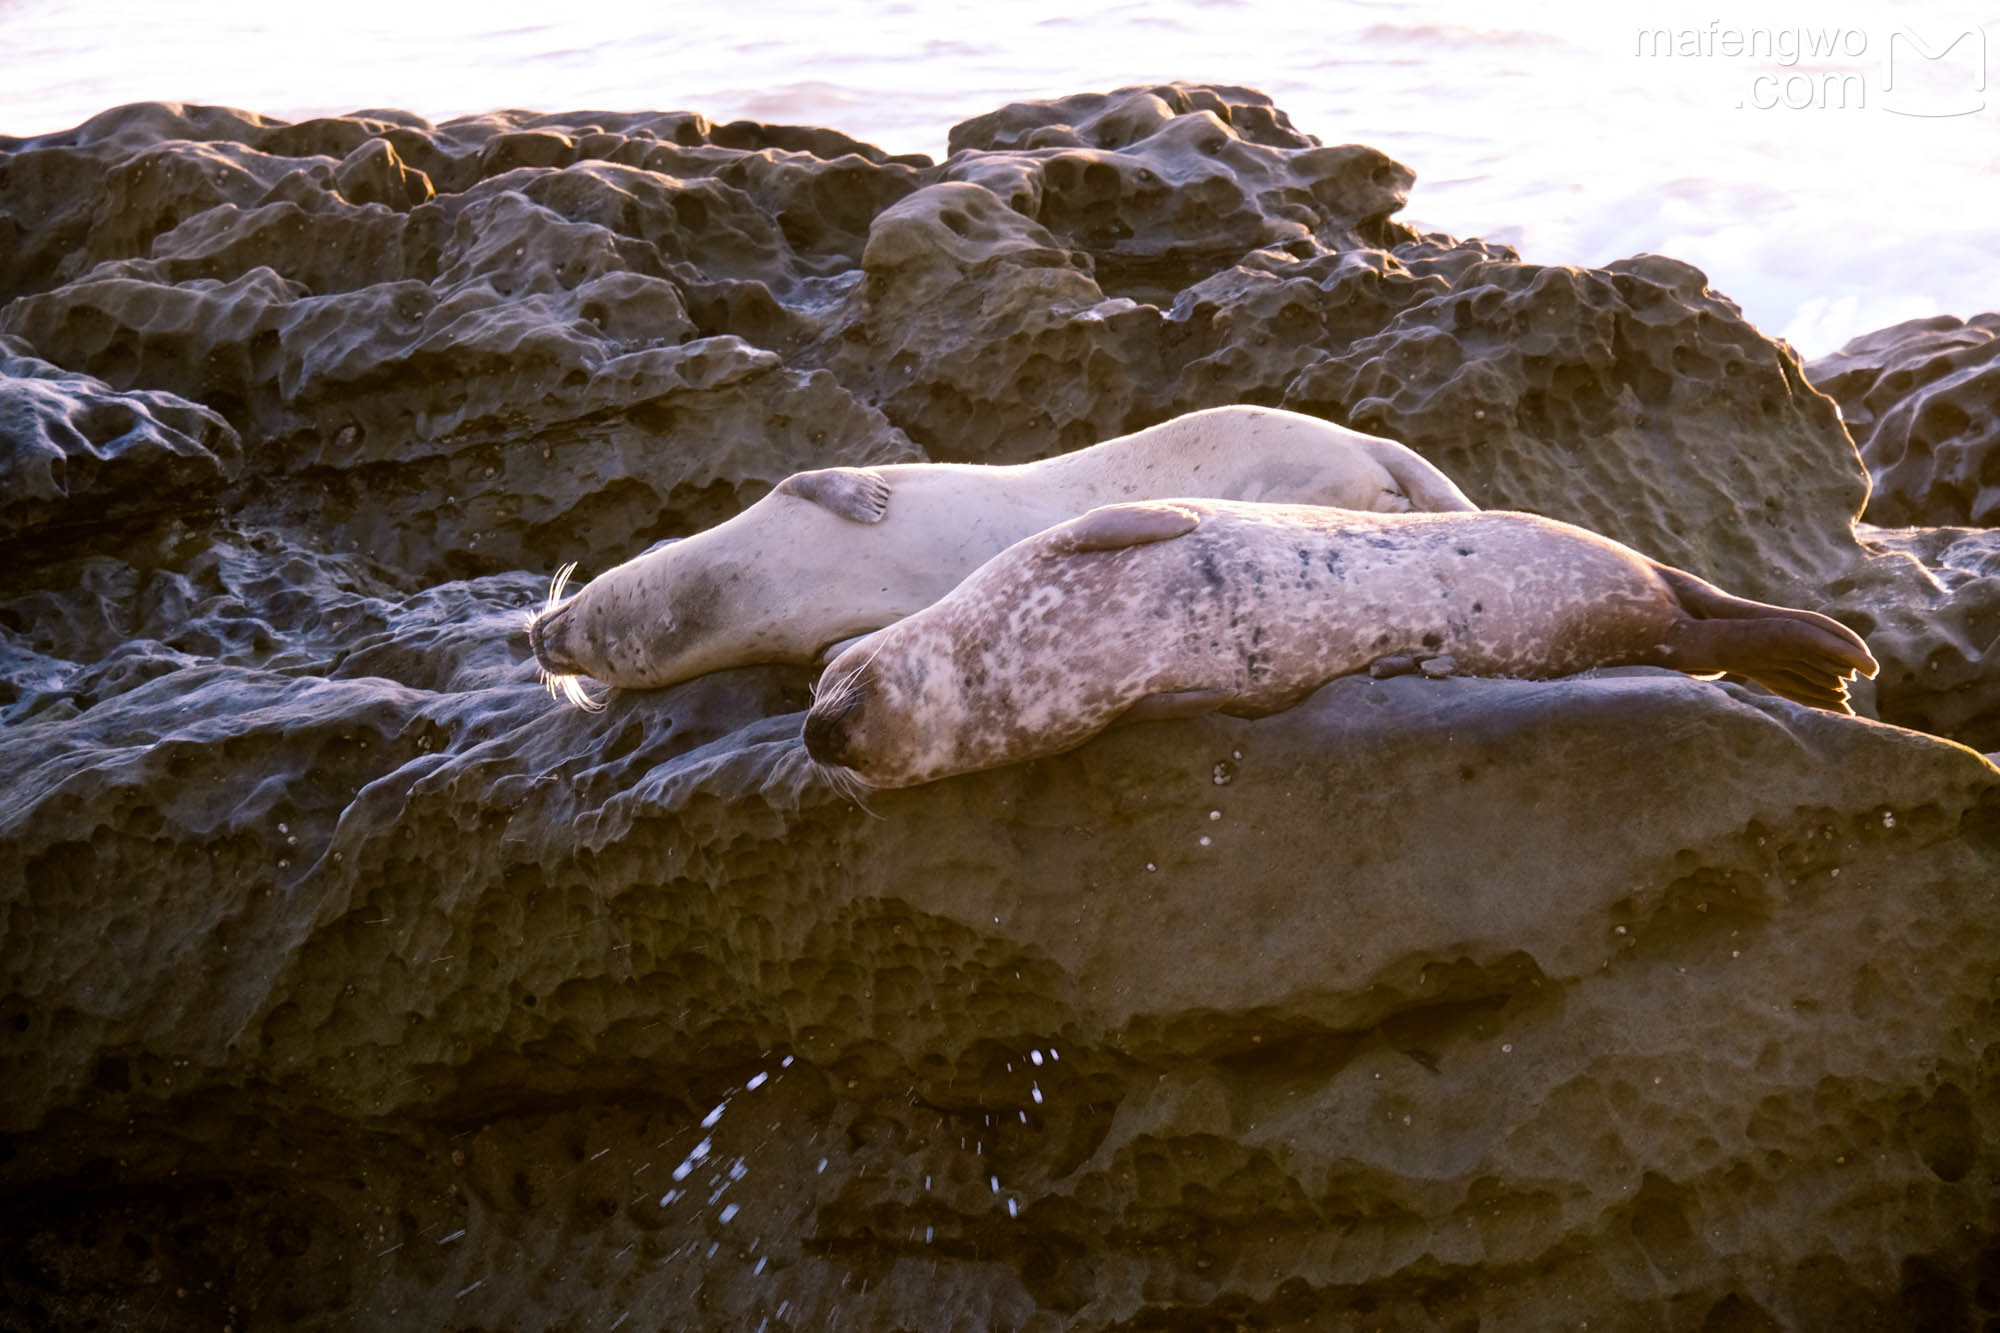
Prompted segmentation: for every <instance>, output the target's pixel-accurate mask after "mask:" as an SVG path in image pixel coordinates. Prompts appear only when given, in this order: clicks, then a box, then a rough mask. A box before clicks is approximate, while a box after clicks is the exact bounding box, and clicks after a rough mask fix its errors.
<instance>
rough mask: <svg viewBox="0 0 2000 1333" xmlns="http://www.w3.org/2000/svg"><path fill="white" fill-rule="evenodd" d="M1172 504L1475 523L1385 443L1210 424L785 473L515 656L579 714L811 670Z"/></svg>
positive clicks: (1294, 427) (551, 617) (1308, 427)
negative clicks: (1301, 508)
mask: <svg viewBox="0 0 2000 1333" xmlns="http://www.w3.org/2000/svg"><path fill="white" fill-rule="evenodd" d="M1176 495H1198V496H1214V497H1217V498H1220V499H1232V500H1280V501H1287V502H1291V503H1298V504H1322V505H1340V506H1344V507H1347V508H1352V509H1367V510H1378V511H1385V512H1398V511H1407V510H1426V511H1445V510H1455V511H1464V510H1475V509H1476V508H1477V507H1476V506H1475V505H1474V504H1473V503H1472V502H1471V501H1470V500H1468V499H1466V498H1465V495H1464V493H1463V492H1461V491H1460V490H1459V489H1458V487H1456V486H1454V485H1453V484H1452V482H1451V479H1450V478H1448V477H1446V476H1445V475H1444V474H1443V473H1442V472H1439V471H1438V470H1437V469H1436V468H1435V467H1432V466H1431V465H1430V464H1429V463H1428V462H1426V461H1424V459H1423V458H1422V457H1421V456H1420V455H1418V454H1416V453H1414V452H1412V451H1411V450H1409V449H1407V448H1405V447H1404V446H1402V445H1400V444H1397V443H1396V442H1395V441H1393V440H1384V439H1380V438H1378V437H1376V436H1373V435H1364V434H1362V433H1360V432H1359V431H1352V430H1348V429H1347V428H1346V427H1344V426H1336V425H1334V424H1333V423H1332V422H1328V421H1321V420H1320V419H1319V418H1317V417H1309V416H1304V415H1301V414H1300V413H1297V412H1283V411H1278V410H1276V409H1273V408H1264V407H1240V406H1239V407H1218V408H1210V409H1208V410H1206V411H1202V412H1190V413H1188V414H1187V415H1185V416H1180V417H1175V418H1174V419H1173V420H1171V421H1166V422H1162V423H1161V424H1159V425H1157V426H1151V427H1148V428H1147V429H1145V430H1142V431H1135V432H1134V433H1132V434H1130V435H1122V436H1119V437H1118V438H1117V439H1114V440H1106V441H1104V442H1103V443H1102V444H1097V445H1092V446H1091V447H1090V448H1088V449H1080V450H1078V451H1076V452H1075V453H1070V454H1063V455H1060V456H1058V457H1055V458H1046V459H1043V460H1041V461H1040V462H1036V463H1022V464H1018V465H1015V466H1007V467H999V466H988V465H982V464H973V463H898V464H893V465H890V466H885V467H875V468H824V469H821V470H819V471H816V472H802V473H799V474H798V475H797V476H794V477H790V478H788V479H786V480H785V481H783V482H781V483H779V484H778V486H777V488H776V489H775V490H773V491H772V492H771V494H769V495H767V496H765V497H764V498H763V499H761V500H759V501H758V502H757V503H756V504H753V505H751V506H750V507H749V508H748V509H746V510H744V511H743V512H742V513H740V514H738V515H736V517H734V518H732V519H729V520H728V521H727V522H724V523H720V524H718V525H716V526H715V527H713V528H710V529H708V530H707V531H706V532H701V533H697V534H696V535H694V536H692V537H689V538H686V539H685V540H682V541H677V542H674V543H672V544H670V545H667V546H662V547H659V548H656V549H654V550H652V551H648V552H647V553H645V554H644V555H640V556H637V557H635V558H634V559H631V560H628V561H626V562H625V563H624V564H622V565H619V566H617V567H616V568H614V569H610V570H607V571H606V572H604V573H603V574H600V575H598V576H597V577H596V578H595V579H593V580H591V582H590V583H589V584H588V585H587V586H586V587H585V588H584V589H583V590H582V591H581V592H579V593H578V594H577V595H576V596H574V597H571V598H570V599H568V600H567V601H563V600H562V599H561V592H560V590H561V578H560V576H559V578H558V582H557V585H556V587H555V588H554V589H553V590H552V593H551V597H550V602H551V605H550V606H549V607H547V608H546V609H545V610H543V611H542V612H541V613H540V614H539V615H535V616H533V617H531V618H530V622H529V631H528V640H529V644H530V646H531V648H532V649H533V651H534V655H535V659H536V661H537V662H538V663H539V664H540V666H541V668H542V671H543V672H544V674H545V676H546V677H547V678H549V679H550V680H551V681H553V682H555V684H556V685H558V686H564V685H566V686H567V692H568V693H569V694H570V697H571V698H572V699H574V700H576V701H578V702H584V701H585V700H586V699H587V696H585V695H584V694H583V692H582V690H581V688H580V687H578V686H577V685H576V683H575V681H576V677H578V676H589V677H591V678H593V679H596V680H599V681H603V682H604V683H606V684H610V685H622V686H630V687H638V688H647V687H653V686H660V685H671V684H673V683H674V682H676V681H681V680H687V679H689V678H690V677H693V676H698V675H701V674H702V673H703V672H708V671H716V670H720V669H721V668H723V667H730V666H742V665H744V664H746V663H750V662H811V661H814V660H816V659H818V658H819V656H820V654H821V653H822V652H823V651H824V650H825V649H826V648H827V647H828V646H829V645H832V644H836V643H839V642H840V641H841V640H843V639H847V638H850V637H852V636H854V635H857V634H865V633H867V632H869V631H871V630H876V629H880V628H881V627H882V626H884V625H887V624H890V623H891V622H893V621H895V620H898V619H900V618H902V617H903V616H906V615H909V614H910V613H911V612H912V611H916V610H919V609H921V608H923V607H926V606H929V605H930V604H931V603H932V602H934V601H936V600H937V599H938V598H939V597H942V596H943V595H944V594H945V593H947V592H949V591H951V589H952V588H953V587H954V586H956V585H957V583H958V581H959V580H960V579H962V578H964V577H965V576H966V575H967V574H969V573H971V572H972V571H973V570H974V569H977V568H978V567H979V565H980V564H981V563H982V562H983V561H985V560H987V559H989V558H991V557H992V556H994V555H996V554H998V553H999V552H1000V551H1002V550H1004V549H1005V548H1006V547H1007V546H1008V545H1010V544H1011V543H1013V542H1017V541H1019V540H1021V539H1022V538H1023V537H1027V536H1030V535H1032V534H1034V533H1037V532H1040V531H1041V530H1042V529H1044V528H1047V527H1049V526H1050V525H1052V524H1056V523H1061V522H1062V521H1064V520H1065V519H1070V518H1075V517H1076V516H1078V515H1079V514H1082V513H1085V512H1086V511H1088V510H1090V509H1093V508H1095V507H1097V506H1099V505H1104V504H1110V503H1113V502H1116V501H1120V500H1143V499H1149V498H1157V497H1166V496H1176Z"/></svg>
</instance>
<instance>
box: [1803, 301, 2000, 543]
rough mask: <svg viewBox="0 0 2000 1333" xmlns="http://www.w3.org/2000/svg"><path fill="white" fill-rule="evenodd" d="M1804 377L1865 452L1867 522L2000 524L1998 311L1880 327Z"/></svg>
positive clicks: (1810, 368)
mask: <svg viewBox="0 0 2000 1333" xmlns="http://www.w3.org/2000/svg"><path fill="white" fill-rule="evenodd" d="M1806 372H1807V374H1809V375H1810V376H1811V377H1812V381H1813V383H1814V384H1817V385H1818V386H1819V387H1820V388H1821V389H1823V390H1825V391H1826V392H1827V393H1829V394H1832V395H1833V396H1834V398H1835V399H1837V400H1838V401H1839V403H1840V407H1841V412H1842V414H1843V415H1844V416H1845V417H1846V418H1847V425H1848V429H1849V430H1851V431H1853V433H1854V439H1855V442H1856V443H1858V444H1859V445H1860V446H1861V458H1862V461H1863V462H1865V463H1866V464H1867V465H1868V471H1869V474H1870V475H1871V476H1872V477H1873V478H1874V482H1875V489H1874V492H1873V494H1871V495H1870V496H1869V499H1868V511H1867V518H1868V520H1869V521H1870V522H1873V523H1880V524H1883V525H1884V526H1891V527H1895V526H1908V525H1911V524H1928V525H1933V526H1937V525H1951V524H1961V525H1963V524H1970V525H1973V526H1976V527H1992V526H1995V525H2000V314H1988V315H1975V316H1973V317H1972V318H1971V319H1969V320H1960V319H1956V318H1954V317H1953V316H1950V315H1935V316H1932V317H1931V318H1929V319H1913V320H1909V321H1907V322H1905V323H1902V324H1897V325H1893V326H1891V327H1890V328H1886V329H1878V330H1876V331H1875V332H1874V333H1869V334H1864V335H1863V336H1861V337H1859V338H1856V339H1854V340H1853V341H1852V342H1849V343H1848V344H1847V345H1846V346H1845V347H1843V348H1841V349H1840V350H1839V351H1838V352H1835V353H1834V354H1833V355H1831V356H1825V357H1821V358H1820V359H1819V360H1817V361H1815V362H1813V363H1812V365H1810V366H1808V367H1807V368H1806Z"/></svg>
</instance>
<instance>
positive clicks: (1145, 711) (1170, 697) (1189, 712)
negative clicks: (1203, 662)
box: [1112, 690, 1236, 727]
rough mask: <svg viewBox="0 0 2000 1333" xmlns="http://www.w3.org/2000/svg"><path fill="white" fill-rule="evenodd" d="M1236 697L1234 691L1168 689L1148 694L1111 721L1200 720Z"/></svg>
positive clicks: (1123, 722) (1122, 723) (1117, 722)
mask: <svg viewBox="0 0 2000 1333" xmlns="http://www.w3.org/2000/svg"><path fill="white" fill-rule="evenodd" d="M1235 698H1236V691H1234V690H1168V691H1166V692H1164V693H1161V694H1149V695H1147V696H1146V697H1145V698H1143V699H1141V700H1139V701H1138V702H1137V703H1135V704H1133V705H1132V706H1131V707H1130V708H1128V709H1126V710H1125V711H1124V712H1122V713H1120V714H1119V715H1118V716H1117V717H1116V718H1114V719H1112V725H1114V726H1120V727H1122V726H1124V725H1125V724H1126V723H1127V722H1164V721H1166V720H1167V719H1169V718H1175V717H1200V716H1201V715H1202V714H1204V713H1213V712H1215V711H1216V710H1217V709H1219V708H1223V707H1225V706H1226V705H1228V704H1229V703H1231V702H1232V701H1234V700H1235Z"/></svg>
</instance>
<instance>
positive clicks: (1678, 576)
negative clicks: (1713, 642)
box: [1653, 563, 1880, 679]
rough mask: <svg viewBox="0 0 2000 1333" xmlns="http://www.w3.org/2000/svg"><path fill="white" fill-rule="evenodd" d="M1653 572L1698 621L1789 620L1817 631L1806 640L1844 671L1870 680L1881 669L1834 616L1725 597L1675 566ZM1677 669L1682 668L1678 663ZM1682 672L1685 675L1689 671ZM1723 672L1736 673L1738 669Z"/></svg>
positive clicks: (1709, 584) (1733, 668)
mask: <svg viewBox="0 0 2000 1333" xmlns="http://www.w3.org/2000/svg"><path fill="white" fill-rule="evenodd" d="M1653 568H1654V570H1655V571H1656V572H1658V574H1659V576H1660V578H1661V579H1662V580H1663V581H1665V583H1666V585H1667V588H1668V589H1669V590H1670V591H1671V592H1672V593H1673V595H1674V599H1675V600H1676V601H1678V602H1679V603H1680V604H1681V609H1682V610H1683V611H1686V612H1687V613H1688V614H1689V615H1691V616H1693V617H1694V618H1695V619H1697V620H1789V621H1791V622H1792V623H1794V624H1797V625H1801V626H1806V627H1809V628H1810V629H1812V630H1814V631H1816V633H1815V634H1812V635H1808V636H1807V639H1808V640H1816V641H1817V642H1818V645H1819V652H1818V653H1817V654H1815V655H1816V656H1824V655H1826V654H1831V655H1832V656H1833V657H1835V658H1837V659H1839V661H1840V663H1841V665H1842V667H1843V668H1844V670H1845V671H1853V672H1858V673H1860V674H1861V675H1864V676H1867V677H1869V678H1870V679H1873V678H1874V675H1875V673H1876V671H1877V670H1879V669H1880V668H1879V667H1877V666H1876V663H1875V657H1874V654H1872V653H1870V652H1869V651H1868V645H1867V643H1865V642H1864V641H1863V640H1862V638H1861V636H1860V635H1859V634H1856V633H1855V632H1854V631H1853V630H1851V629H1849V628H1847V626H1845V625H1843V624H1841V623H1840V622H1839V621H1838V620H1835V619H1833V618H1832V617H1831V616H1823V615H1821V614H1819V612H1817V611H1800V610H1798V609H1797V608H1795V607H1790V606H1772V605H1771V604H1770V603H1768V602H1753V601H1751V600H1750V599H1749V598H1747V597H1738V596H1736V595H1735V594H1733V593H1726V592H1724V591H1723V590H1722V589H1720V588H1718V587H1716V586H1715V585H1714V584H1713V583H1710V582H1708V581H1707V580H1705V579H1698V578H1696V577H1695V576H1694V575H1692V574H1690V573H1688V572H1687V571H1686V570H1684V569H1675V568H1674V567H1673V566H1672V565H1662V564H1658V563H1655V564H1654V566H1653ZM1674 665H1676V666H1679V663H1675V664H1674ZM1680 669H1681V670H1683V671H1686V670H1688V669H1689V668H1687V667H1681V668H1680ZM1721 669H1722V670H1727V671H1735V670H1737V668H1735V667H1724V668H1721ZM1739 674H1744V675H1747V674H1749V673H1748V672H1741V673H1739Z"/></svg>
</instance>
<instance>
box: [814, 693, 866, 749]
mask: <svg viewBox="0 0 2000 1333" xmlns="http://www.w3.org/2000/svg"><path fill="white" fill-rule="evenodd" d="M861 697H862V696H861V691H860V690H847V691H845V692H843V693H842V694H841V695H840V697H839V698H837V699H823V700H821V701H820V702H818V703H816V704H814V705H813V707H812V711H811V712H809V713H807V714H806V729H805V741H806V753H807V754H809V755H811V756H812V757H813V760H814V761H815V762H816V763H821V764H830V765H836V766H838V765H844V764H846V763H847V759H848V755H847V727H846V725H845V724H846V722H847V719H848V717H849V716H850V715H852V714H853V712H854V710H855V709H857V708H859V707H861Z"/></svg>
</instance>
